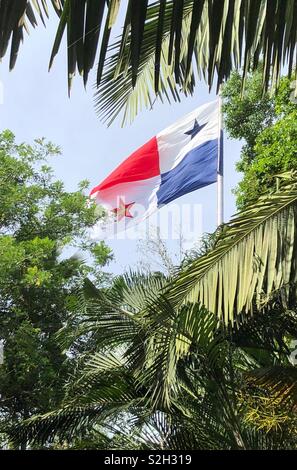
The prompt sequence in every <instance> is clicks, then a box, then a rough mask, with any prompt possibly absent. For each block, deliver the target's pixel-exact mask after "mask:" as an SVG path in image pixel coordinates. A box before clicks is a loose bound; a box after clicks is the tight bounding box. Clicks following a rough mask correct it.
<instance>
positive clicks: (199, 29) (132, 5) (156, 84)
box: [0, 0, 297, 121]
mask: <svg viewBox="0 0 297 470" xmlns="http://www.w3.org/2000/svg"><path fill="white" fill-rule="evenodd" d="M49 4H51V5H52V6H53V8H54V10H55V11H56V13H57V14H58V16H59V18H60V19H59V26H58V29H57V34H56V38H55V41H54V45H53V49H52V54H51V58H50V66H51V64H52V62H53V59H54V57H55V55H56V54H57V52H58V50H59V48H60V45H61V40H62V37H63V35H64V34H67V55H68V82H69V88H70V86H71V80H72V77H73V75H74V74H75V72H76V70H78V71H79V73H80V74H81V75H82V76H83V79H84V83H86V82H87V79H88V75H89V72H90V70H91V69H92V68H93V66H94V63H95V59H96V53H97V50H98V49H99V54H98V55H99V60H98V67H97V82H96V83H97V88H99V90H98V96H97V106H98V108H99V112H100V114H101V115H102V116H103V117H104V118H106V119H108V120H109V121H110V120H112V119H113V118H114V117H115V116H116V115H117V114H118V113H119V111H120V110H122V109H123V108H126V109H125V113H126V117H129V118H133V117H134V116H135V115H136V113H137V111H138V110H139V109H140V108H141V106H146V105H151V103H152V101H153V100H154V98H155V97H160V98H161V99H162V97H163V96H164V97H165V98H167V99H170V96H171V97H172V98H173V99H175V100H178V99H179V90H180V91H182V92H183V93H191V92H192V91H193V89H194V86H195V76H196V77H197V76H198V77H199V78H200V77H203V78H204V79H205V80H206V82H207V83H208V85H209V86H210V87H211V86H212V85H213V83H214V79H215V76H217V84H218V86H219V85H220V84H221V83H222V82H223V81H224V80H225V79H227V78H228V77H229V75H230V72H231V70H232V69H233V68H234V67H235V68H239V67H241V66H243V79H245V77H246V75H247V72H248V71H249V69H251V68H252V69H255V68H256V67H257V65H258V62H259V59H261V60H262V61H263V64H264V67H263V88H264V89H265V88H267V87H268V85H269V83H270V79H271V77H272V79H273V80H272V81H273V83H277V82H278V79H279V76H280V69H281V64H282V62H283V61H288V66H289V73H291V72H292V70H293V61H294V57H295V51H296V44H297V0H226V1H221V0H158V1H149V0H129V1H127V2H121V0H109V1H108V0H106V1H104V0H51V1H49V0H48V1H46V0H34V1H33V0H31V1H29V0H0V18H1V21H0V58H2V57H3V56H4V55H5V53H6V51H7V48H8V45H9V42H10V41H11V52H10V67H11V68H13V66H14V64H15V61H16V57H17V54H18V51H19V46H20V42H21V41H22V39H23V30H24V29H26V30H27V29H28V23H31V25H33V26H35V25H36V24H37V19H36V18H37V17H40V19H41V21H42V22H44V23H45V17H47V16H48V6H49ZM120 7H121V8H122V11H123V14H124V16H125V21H124V25H123V30H122V33H121V35H120V38H119V40H117V41H116V42H115V43H114V44H111V45H110V42H111V31H112V28H113V26H114V24H115V22H116V19H117V16H118V12H119V9H120ZM101 32H102V34H101ZM195 71H196V72H195Z"/></svg>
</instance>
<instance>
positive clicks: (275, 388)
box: [246, 365, 297, 407]
mask: <svg viewBox="0 0 297 470" xmlns="http://www.w3.org/2000/svg"><path fill="white" fill-rule="evenodd" d="M246 380H247V383H248V384H249V385H253V386H256V387H261V388H263V389H265V390H266V391H267V392H268V393H269V394H270V396H273V397H275V398H276V399H278V400H279V402H280V403H283V402H286V401H290V402H291V403H293V404H294V406H295V407H296V406H297V367H295V366H283V365H277V366H273V367H265V368H259V369H255V370H254V371H252V372H249V373H248V374H246Z"/></svg>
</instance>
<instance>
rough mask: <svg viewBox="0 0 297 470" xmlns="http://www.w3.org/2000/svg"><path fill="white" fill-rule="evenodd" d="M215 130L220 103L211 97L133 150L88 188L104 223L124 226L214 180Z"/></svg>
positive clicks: (215, 171) (216, 160) (217, 142)
mask: <svg viewBox="0 0 297 470" xmlns="http://www.w3.org/2000/svg"><path fill="white" fill-rule="evenodd" d="M219 133H220V131H219V105H218V101H214V102H211V103H207V104H205V105H203V106H200V107H199V108H197V109H195V110H194V111H192V112H191V113H189V114H187V115H186V116H185V117H183V118H182V119H180V120H179V121H177V122H175V123H174V124H173V125H171V126H170V127H167V128H166V129H165V130H163V131H161V132H159V133H158V134H157V135H156V136H155V137H153V138H152V139H150V140H149V141H148V142H146V143H145V144H144V145H143V146H142V147H140V148H139V149H137V150H136V151H135V152H134V153H132V154H131V155H130V156H129V157H128V158H127V159H126V160H124V161H123V162H122V163H121V164H120V165H119V166H118V167H117V168H116V169H115V170H114V171H113V172H112V173H111V174H110V175H109V176H107V178H106V179H105V180H104V181H102V183H100V184H99V185H98V186H96V187H95V188H93V189H92V191H91V194H90V196H91V198H93V199H95V200H96V203H97V204H98V205H100V206H103V208H104V209H105V210H106V213H107V217H106V219H105V228H106V227H107V226H109V228H110V226H113V227H116V230H117V231H118V230H125V229H128V228H130V226H131V225H134V224H135V223H139V222H141V221H143V220H144V219H146V218H147V217H148V216H149V215H151V214H152V213H153V212H155V211H156V210H157V209H159V208H161V207H162V206H164V205H165V204H168V203H170V202H171V201H174V200H175V199H177V198H179V197H181V196H183V195H184V194H187V193H189V192H191V191H195V190H196V189H199V188H202V187H204V186H207V185H209V184H212V183H214V182H216V181H217V174H218V170H219V169H218V154H219V151H218V150H219ZM101 229H102V227H101Z"/></svg>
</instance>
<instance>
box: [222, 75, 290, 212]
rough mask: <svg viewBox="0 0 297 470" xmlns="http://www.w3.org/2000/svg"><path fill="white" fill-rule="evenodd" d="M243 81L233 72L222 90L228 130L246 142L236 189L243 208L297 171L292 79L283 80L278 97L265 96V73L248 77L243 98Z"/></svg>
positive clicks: (238, 203) (276, 94)
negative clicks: (279, 178)
mask: <svg viewBox="0 0 297 470" xmlns="http://www.w3.org/2000/svg"><path fill="white" fill-rule="evenodd" d="M241 80H242V77H241V75H240V74H239V73H233V74H232V76H231V78H230V80H229V81H228V82H227V83H226V85H225V86H224V87H223V97H224V102H225V104H224V108H223V109H224V118H225V127H226V130H227V132H228V133H229V135H230V136H231V137H232V138H235V139H240V140H243V142H244V145H243V148H242V151H241V156H240V160H239V162H238V164H237V169H238V171H240V172H243V179H242V181H241V182H240V183H239V184H238V187H237V188H236V190H235V194H236V197H237V206H238V208H240V209H241V208H243V207H245V205H246V204H248V203H249V202H251V201H253V200H256V199H257V198H258V197H259V196H261V194H263V193H264V192H266V191H269V190H274V189H275V188H276V186H277V179H276V178H275V176H276V175H278V174H280V173H284V172H287V171H295V170H296V169H297V163H296V162H297V159H296V155H297V154H296V140H297V124H296V116H297V115H296V113H297V105H296V100H294V99H293V91H292V81H291V79H289V78H288V77H284V78H282V79H281V81H280V85H279V88H278V90H277V91H276V93H275V94H272V95H271V94H268V93H266V94H264V95H263V87H262V74H261V72H260V71H256V72H255V73H253V74H250V75H249V76H248V78H247V80H246V85H245V91H244V93H243V95H242V96H241Z"/></svg>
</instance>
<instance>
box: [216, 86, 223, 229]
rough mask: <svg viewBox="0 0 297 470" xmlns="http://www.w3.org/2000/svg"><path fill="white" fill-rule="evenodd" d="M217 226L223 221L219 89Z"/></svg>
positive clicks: (220, 103) (220, 94)
mask: <svg viewBox="0 0 297 470" xmlns="http://www.w3.org/2000/svg"><path fill="white" fill-rule="evenodd" d="M218 144H219V145H218V181H217V226H218V227H219V226H220V225H222V223H223V222H224V136H223V113H222V93H221V87H220V90H219V136H218Z"/></svg>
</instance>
